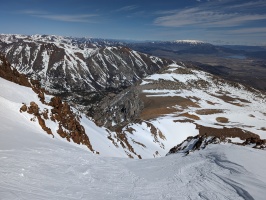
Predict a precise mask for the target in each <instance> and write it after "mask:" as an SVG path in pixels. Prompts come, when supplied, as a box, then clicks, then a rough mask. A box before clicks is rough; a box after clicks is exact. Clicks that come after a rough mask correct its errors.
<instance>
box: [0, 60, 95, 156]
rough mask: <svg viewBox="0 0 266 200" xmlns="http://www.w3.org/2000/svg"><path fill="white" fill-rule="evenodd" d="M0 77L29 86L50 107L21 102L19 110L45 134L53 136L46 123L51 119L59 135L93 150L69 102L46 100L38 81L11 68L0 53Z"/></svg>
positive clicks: (56, 99)
mask: <svg viewBox="0 0 266 200" xmlns="http://www.w3.org/2000/svg"><path fill="white" fill-rule="evenodd" d="M0 77H2V78H4V79H7V80H9V81H12V82H14V83H17V84H19V85H23V86H27V87H31V88H32V90H33V91H34V92H35V93H36V94H37V96H38V97H39V100H40V101H41V103H42V104H45V105H49V106H51V107H52V109H51V111H50V112H49V110H48V109H47V108H44V110H40V108H39V105H38V104H37V103H36V102H34V101H32V102H30V104H29V105H26V104H24V103H23V104H22V106H21V108H20V110H19V111H20V112H27V113H29V114H30V115H32V116H33V117H32V118H31V120H32V121H36V120H37V121H38V123H39V125H40V126H41V128H42V129H43V130H44V131H45V132H46V133H47V134H50V135H53V136H54V133H53V132H52V130H51V128H49V127H47V125H46V121H47V120H52V121H54V122H56V124H58V128H57V133H58V134H59V135H60V136H61V137H63V138H66V139H67V140H68V141H70V139H72V140H73V141H74V142H75V143H77V144H83V145H86V146H87V147H88V148H89V149H90V150H91V151H93V148H92V146H91V144H90V141H89V138H88V136H87V134H86V133H85V129H84V127H83V126H82V125H81V124H80V116H78V115H77V114H76V113H74V112H73V110H72V109H71V107H70V106H69V104H68V103H66V102H62V100H61V98H60V97H53V98H51V100H50V102H46V101H45V93H46V92H45V90H44V89H43V88H41V85H40V83H39V81H37V80H30V81H29V80H28V78H27V77H26V76H25V75H22V74H20V73H19V72H18V71H17V70H16V69H13V68H12V67H11V65H10V64H9V63H8V61H6V59H5V57H4V56H3V55H0Z"/></svg>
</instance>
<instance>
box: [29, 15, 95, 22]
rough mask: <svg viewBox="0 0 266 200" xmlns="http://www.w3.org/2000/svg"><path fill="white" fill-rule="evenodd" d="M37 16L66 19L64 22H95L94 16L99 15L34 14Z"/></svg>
mask: <svg viewBox="0 0 266 200" xmlns="http://www.w3.org/2000/svg"><path fill="white" fill-rule="evenodd" d="M34 16H36V17H40V18H45V19H50V20H56V21H64V22H93V21H92V20H91V18H92V17H95V16H97V15H34Z"/></svg>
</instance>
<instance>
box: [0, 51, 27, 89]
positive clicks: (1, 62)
mask: <svg viewBox="0 0 266 200" xmlns="http://www.w3.org/2000/svg"><path fill="white" fill-rule="evenodd" d="M0 77H2V78H4V79H6V80H9V81H12V82H14V83H17V84H19V85H23V86H27V87H30V83H29V81H28V78H27V77H26V76H25V75H23V74H20V73H19V72H18V71H17V70H16V69H14V68H12V67H11V65H10V63H9V62H8V61H7V60H6V58H5V56H4V55H2V54H1V53H0Z"/></svg>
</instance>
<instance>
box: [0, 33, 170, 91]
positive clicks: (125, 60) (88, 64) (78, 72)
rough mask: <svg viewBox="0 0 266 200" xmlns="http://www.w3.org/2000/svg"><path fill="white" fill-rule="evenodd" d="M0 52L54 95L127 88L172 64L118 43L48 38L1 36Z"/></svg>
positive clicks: (41, 36)
mask: <svg viewBox="0 0 266 200" xmlns="http://www.w3.org/2000/svg"><path fill="white" fill-rule="evenodd" d="M0 51H1V52H3V53H4V54H5V56H6V58H7V60H8V61H9V62H10V63H12V66H13V67H15V68H16V69H17V70H18V71H19V72H21V73H23V74H26V75H27V76H29V77H31V78H34V79H37V80H40V82H41V85H42V86H43V87H45V89H46V90H48V91H50V92H53V93H62V92H74V91H87V92H95V91H103V90H111V89H114V90H117V89H119V88H125V87H128V86H130V85H132V84H133V83H135V82H136V81H138V80H140V79H141V78H143V77H145V76H147V75H149V74H152V73H155V72H156V71H158V70H159V69H160V68H162V67H164V66H167V65H169V64H170V63H172V61H171V60H167V59H160V58H158V57H154V56H149V55H147V54H143V53H139V52H136V51H134V50H131V49H129V48H128V47H125V46H120V43H118V42H110V41H104V40H100V39H98V40H97V39H94V40H93V39H86V38H80V39H77V38H71V37H60V36H47V35H33V36H23V35H0Z"/></svg>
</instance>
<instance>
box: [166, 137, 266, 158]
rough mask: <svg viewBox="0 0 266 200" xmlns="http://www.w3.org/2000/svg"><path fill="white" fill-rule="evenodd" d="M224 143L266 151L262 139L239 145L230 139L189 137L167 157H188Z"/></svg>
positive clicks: (246, 141) (265, 141) (253, 139)
mask: <svg viewBox="0 0 266 200" xmlns="http://www.w3.org/2000/svg"><path fill="white" fill-rule="evenodd" d="M222 142H223V143H233V144H236V145H241V146H246V145H249V146H251V147H252V148H256V149H266V140H261V139H260V138H247V139H246V140H245V141H244V142H240V143H239V142H232V141H231V139H230V138H226V137H216V136H207V135H202V136H200V135H197V136H195V137H188V138H187V139H186V140H185V141H183V142H182V143H180V144H178V145H177V146H175V147H173V148H172V149H170V151H169V153H168V154H167V155H170V154H173V153H184V154H186V155H187V154H189V153H190V152H193V151H196V150H202V149H205V148H206V147H207V146H208V145H209V144H219V143H222Z"/></svg>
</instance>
